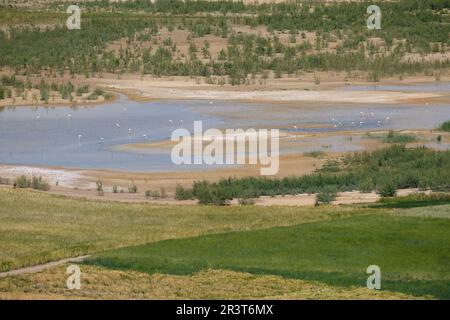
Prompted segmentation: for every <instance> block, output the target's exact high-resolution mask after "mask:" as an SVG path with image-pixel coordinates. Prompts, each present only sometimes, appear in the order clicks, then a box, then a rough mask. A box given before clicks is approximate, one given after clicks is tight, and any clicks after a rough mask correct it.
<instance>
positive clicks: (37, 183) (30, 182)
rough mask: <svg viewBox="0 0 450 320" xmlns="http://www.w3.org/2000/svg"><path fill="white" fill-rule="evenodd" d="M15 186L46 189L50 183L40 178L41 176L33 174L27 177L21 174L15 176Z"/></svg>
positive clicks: (48, 188)
mask: <svg viewBox="0 0 450 320" xmlns="http://www.w3.org/2000/svg"><path fill="white" fill-rule="evenodd" d="M14 187H15V188H32V189H35V190H41V191H48V190H50V185H49V184H48V183H47V182H45V181H44V180H42V177H35V176H33V177H32V178H31V179H28V178H27V177H26V176H24V175H22V176H20V177H17V178H16V181H15V182H14Z"/></svg>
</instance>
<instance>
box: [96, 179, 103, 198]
mask: <svg viewBox="0 0 450 320" xmlns="http://www.w3.org/2000/svg"><path fill="white" fill-rule="evenodd" d="M95 184H96V185H97V195H99V196H103V195H104V192H103V182H101V181H97V182H96V183H95Z"/></svg>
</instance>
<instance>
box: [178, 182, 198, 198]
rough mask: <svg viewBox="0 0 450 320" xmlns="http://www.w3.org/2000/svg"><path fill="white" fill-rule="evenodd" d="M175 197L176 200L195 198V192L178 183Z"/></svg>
mask: <svg viewBox="0 0 450 320" xmlns="http://www.w3.org/2000/svg"><path fill="white" fill-rule="evenodd" d="M175 199H176V200H192V199H194V193H193V191H192V189H187V188H183V187H182V186H180V185H178V186H177V188H176V190H175Z"/></svg>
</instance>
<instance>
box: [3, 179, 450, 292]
mask: <svg viewBox="0 0 450 320" xmlns="http://www.w3.org/2000/svg"><path fill="white" fill-rule="evenodd" d="M0 203H1V204H2V205H1V206H0V266H1V268H0V270H1V271H7V270H11V269H15V268H18V267H22V266H31V265H35V264H39V263H44V262H48V261H53V260H57V259H61V258H67V257H73V256H77V255H84V254H94V256H93V257H92V258H91V259H90V260H88V261H87V262H86V263H87V264H86V265H84V266H82V269H83V270H84V271H83V272H84V277H85V279H86V278H87V279H88V280H86V281H88V283H86V282H85V285H86V286H87V289H86V291H80V292H77V293H73V292H69V291H67V290H66V289H65V277H66V276H65V273H64V272H65V271H64V270H65V269H64V268H56V269H55V268H53V269H50V270H47V271H43V272H41V273H38V274H36V275H33V274H30V275H21V276H17V277H9V278H4V279H1V280H0V298H2V297H3V298H8V297H18V298H45V297H57V298H68V297H69V298H70V297H74V298H78V297H81V298H83V297H84V298H86V297H88V298H115V297H116V298H117V297H119V296H120V297H123V298H127V297H133V298H139V297H141V298H142V297H145V298H152V297H160V298H177V297H183V298H187V299H189V298H195V297H198V298H224V297H229V298H243V297H248V298H255V297H259V298H263V297H268V296H269V297H270V296H276V297H280V298H282V297H284V295H288V296H290V297H296V298H302V299H303V298H314V297H315V298H316V299H317V298H325V299H327V298H333V297H335V298H362V297H365V298H377V293H370V292H369V290H367V289H365V281H366V279H367V275H366V273H365V271H366V268H367V267H368V266H369V265H372V264H376V265H379V266H380V267H381V270H382V289H383V290H382V291H383V292H382V293H381V294H385V295H384V296H378V297H379V298H383V297H384V298H394V299H395V298H411V297H413V296H416V297H420V298H422V297H432V298H438V299H449V298H450V290H449V288H450V233H449V232H448V231H449V230H450V205H448V197H447V196H444V195H435V196H431V197H428V196H410V197H409V198H403V199H390V200H386V201H385V202H383V203H379V204H376V205H371V206H323V207H322V206H321V207H258V206H240V207H215V206H156V205H148V204H127V203H115V202H100V201H88V200H84V199H71V198H67V197H63V196H54V195H49V194H46V193H44V192H38V191H30V190H12V189H9V188H0ZM116 270H122V271H116ZM118 272H119V273H118ZM127 279H128V280H127ZM142 279H146V280H145V281H147V282H145V283H141V282H142V281H143V280H142ZM149 279H151V280H149ZM164 279H165V280H164ZM221 279H222V280H221ZM223 279H230V281H231V282H230V283H229V287H225V288H223V287H221V286H219V284H218V283H217V281H219V282H220V281H223ZM129 281H131V282H129ZM148 281H150V282H148ZM130 283H132V284H133V285H132V287H133V286H138V287H139V288H140V289H139V290H140V291H136V290H132V289H131V288H132V287H130ZM150 283H158V285H157V286H156V287H155V286H154V285H150ZM251 283H255V285H257V286H258V288H259V289H258V290H256V289H255V290H246V291H243V292H242V294H241V295H240V294H236V293H233V292H235V291H236V290H238V291H239V290H240V289H238V288H239V287H240V286H247V285H251ZM194 284H198V285H200V287H195V289H193V290H191V291H190V290H185V289H183V288H184V287H185V286H186V285H187V286H193V285H194ZM202 288H203V289H202ZM227 288H228V290H229V291H227ZM283 288H284V289H283ZM299 290H300V291H299ZM181 291H182V292H181Z"/></svg>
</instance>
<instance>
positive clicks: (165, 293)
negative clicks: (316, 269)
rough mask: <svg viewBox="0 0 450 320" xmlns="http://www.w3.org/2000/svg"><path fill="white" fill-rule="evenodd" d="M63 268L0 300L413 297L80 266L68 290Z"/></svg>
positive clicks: (14, 285)
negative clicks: (78, 282)
mask: <svg viewBox="0 0 450 320" xmlns="http://www.w3.org/2000/svg"><path fill="white" fill-rule="evenodd" d="M66 267H67V266H61V267H57V268H53V269H50V270H46V271H44V272H40V273H37V274H28V275H21V276H16V277H10V278H5V279H0V299H417V297H413V296H409V295H406V294H401V293H394V292H388V291H372V290H368V289H367V288H364V287H350V288H343V287H332V286H328V285H325V284H322V283H319V282H314V281H303V280H294V279H283V278H281V277H278V276H260V275H251V274H248V273H242V272H233V271H227V270H211V269H209V270H205V271H201V272H198V273H195V274H193V275H190V276H176V275H166V274H153V275H148V274H146V273H139V272H135V271H126V272H125V271H115V270H108V269H102V268H99V267H93V266H84V265H83V266H81V272H82V275H81V289H80V290H68V289H67V288H66V279H67V275H66V274H65V271H66Z"/></svg>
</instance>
